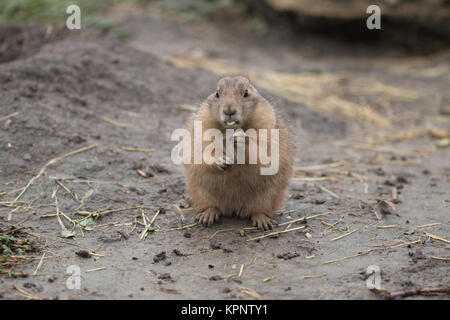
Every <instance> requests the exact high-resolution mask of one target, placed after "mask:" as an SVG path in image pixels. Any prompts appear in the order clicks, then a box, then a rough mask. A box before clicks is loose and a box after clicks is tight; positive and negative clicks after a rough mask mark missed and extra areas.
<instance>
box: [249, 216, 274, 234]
mask: <svg viewBox="0 0 450 320" xmlns="http://www.w3.org/2000/svg"><path fill="white" fill-rule="evenodd" d="M251 219H252V223H253V226H254V227H257V228H258V229H260V230H263V231H267V230H271V229H273V226H274V225H276V224H277V222H276V221H275V220H274V219H272V218H271V217H269V216H267V215H265V214H264V213H258V214H253V215H252V216H251Z"/></svg>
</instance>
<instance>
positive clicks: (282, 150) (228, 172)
mask: <svg viewBox="0 0 450 320" xmlns="http://www.w3.org/2000/svg"><path fill="white" fill-rule="evenodd" d="M194 121H201V123H202V130H203V132H204V131H205V130H206V129H217V130H220V132H222V133H223V136H224V137H225V136H226V133H225V132H226V131H227V129H234V130H237V129H242V130H243V131H245V132H247V130H248V129H254V130H255V131H256V132H257V133H259V132H261V131H265V130H261V129H266V130H268V131H270V130H271V129H277V130H275V131H277V132H278V134H279V139H278V140H279V142H278V151H279V152H278V154H279V156H277V158H278V159H277V160H278V171H277V172H276V173H275V174H271V175H262V174H261V170H260V169H261V167H263V166H264V164H263V163H262V162H261V161H260V159H259V154H258V159H257V162H256V163H253V164H251V163H248V160H249V152H250V151H249V141H250V138H244V139H246V140H242V139H238V138H237V137H238V136H240V134H239V131H238V132H237V134H235V135H234V136H233V137H232V139H234V147H235V151H236V148H237V145H238V144H239V143H238V141H237V140H240V143H244V144H245V146H246V147H247V148H246V149H245V152H246V153H245V158H246V162H245V163H244V164H239V163H237V161H236V157H235V159H234V161H232V162H230V161H228V160H229V159H228V158H222V159H220V157H218V161H216V162H214V163H213V164H207V163H205V162H204V161H202V163H201V164H194V162H192V164H185V165H184V169H185V174H186V189H187V193H188V194H189V196H190V198H191V202H192V205H193V206H194V208H195V209H196V210H197V212H198V214H197V216H196V219H197V220H198V221H199V222H200V223H201V224H203V225H206V226H209V225H211V224H212V223H213V222H215V221H218V220H219V217H220V216H222V215H235V216H238V217H243V218H250V219H251V220H252V222H253V225H254V226H256V227H258V228H259V229H262V230H268V229H271V228H272V226H273V224H274V223H275V222H274V221H273V220H272V217H273V215H274V213H275V211H276V210H278V209H280V208H281V206H282V205H283V203H284V200H285V197H286V188H287V185H288V180H289V178H290V176H291V174H292V159H293V155H292V138H291V135H290V133H289V132H288V130H287V128H286V126H285V123H284V121H283V120H282V119H281V118H280V117H279V116H278V115H277V113H276V112H275V110H274V108H273V106H272V105H271V104H270V103H269V102H268V101H267V100H266V99H264V98H263V97H262V96H261V95H260V94H259V93H258V91H257V90H256V89H255V88H254V87H253V86H252V84H251V83H250V81H249V80H248V79H247V78H244V77H240V76H237V77H225V78H222V79H220V80H219V82H218V84H217V90H216V91H215V92H214V93H212V94H211V95H210V96H209V97H208V98H207V99H206V100H205V101H203V103H202V104H201V106H200V108H199V110H198V111H197V112H196V114H195V115H194V117H193V118H192V119H191V120H190V122H189V132H190V133H191V137H194ZM228 131H229V130H228ZM241 133H242V132H241ZM267 137H268V138H267V139H264V138H260V136H259V135H258V137H257V139H256V140H255V139H253V140H252V141H253V142H255V143H256V144H257V145H258V147H259V146H260V144H262V143H266V144H267V149H266V150H271V147H272V146H271V144H272V143H275V141H276V140H273V142H272V139H271V135H270V132H268V134H267ZM224 140H226V138H224ZM191 141H192V145H193V143H194V142H193V138H192V140H191ZM210 143H211V142H210V141H202V142H201V144H202V147H203V148H205V147H206V146H207V145H208V144H210ZM224 150H225V146H224ZM224 153H225V151H224Z"/></svg>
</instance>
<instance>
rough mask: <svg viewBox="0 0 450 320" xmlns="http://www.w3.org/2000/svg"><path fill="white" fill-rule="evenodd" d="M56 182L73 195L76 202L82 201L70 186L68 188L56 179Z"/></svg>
mask: <svg viewBox="0 0 450 320" xmlns="http://www.w3.org/2000/svg"><path fill="white" fill-rule="evenodd" d="M55 182H56V183H57V184H59V186H60V187H61V188H63V189H64V190H65V191H66V192H67V193H68V194H70V196H71V197H72V198H73V199H74V200H75V201H76V202H78V203H81V201H80V199H78V196H77V195H76V194H75V193H73V192H72V191H71V190H70V189H69V188H67V187H66V186H65V185H64V184H63V183H62V182H61V181H59V180H55Z"/></svg>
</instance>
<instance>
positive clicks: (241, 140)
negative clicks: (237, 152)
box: [233, 130, 247, 147]
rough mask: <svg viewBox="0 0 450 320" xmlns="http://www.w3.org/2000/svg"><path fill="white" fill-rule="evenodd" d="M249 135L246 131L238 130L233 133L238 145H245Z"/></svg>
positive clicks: (235, 142) (236, 145) (235, 144)
mask: <svg viewBox="0 0 450 320" xmlns="http://www.w3.org/2000/svg"><path fill="white" fill-rule="evenodd" d="M246 138H247V135H246V134H245V132H244V131H241V130H238V131H236V132H235V133H234V134H233V142H234V146H235V147H238V146H239V145H245V139H246Z"/></svg>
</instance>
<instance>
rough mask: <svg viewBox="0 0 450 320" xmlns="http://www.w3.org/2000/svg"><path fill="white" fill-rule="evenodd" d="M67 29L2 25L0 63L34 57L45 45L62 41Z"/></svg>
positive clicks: (29, 25) (32, 25) (0, 26)
mask: <svg viewBox="0 0 450 320" xmlns="http://www.w3.org/2000/svg"><path fill="white" fill-rule="evenodd" d="M66 33H67V30H66V29H58V30H54V29H53V27H51V26H48V27H45V26H41V25H35V24H1V25H0V44H1V45H0V63H2V62H7V61H11V60H15V59H17V58H19V57H26V56H30V55H33V54H34V53H36V51H37V50H38V49H39V48H40V47H41V46H42V45H44V44H45V43H49V42H51V41H55V40H57V39H61V38H63V37H64V36H65V34H66Z"/></svg>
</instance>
